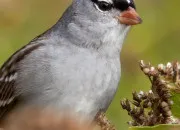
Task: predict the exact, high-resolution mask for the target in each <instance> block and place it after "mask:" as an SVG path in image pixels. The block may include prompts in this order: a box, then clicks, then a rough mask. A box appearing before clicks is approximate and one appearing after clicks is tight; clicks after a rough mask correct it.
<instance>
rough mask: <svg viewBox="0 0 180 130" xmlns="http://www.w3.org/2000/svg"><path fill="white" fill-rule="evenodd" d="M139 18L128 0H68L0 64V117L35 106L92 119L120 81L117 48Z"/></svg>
mask: <svg viewBox="0 0 180 130" xmlns="http://www.w3.org/2000/svg"><path fill="white" fill-rule="evenodd" d="M141 22H142V20H141V18H140V17H139V15H138V14H137V12H136V7H135V3H134V1H133V0H73V1H72V4H71V5H70V6H69V7H68V9H67V10H66V11H65V12H64V14H63V15H62V17H61V18H60V19H59V20H58V21H57V23H56V24H55V25H53V26H52V27H51V28H50V29H48V30H47V31H45V32H44V33H43V34H41V35H39V36H37V37H36V38H34V39H33V40H31V41H30V42H29V43H28V44H27V45H25V46H24V47H22V48H21V49H20V50H18V51H17V52H15V53H14V54H13V55H12V56H11V57H10V58H9V59H8V60H7V61H6V62H5V63H4V64H3V65H2V67H1V69H0V119H3V118H4V117H6V116H7V115H8V113H9V112H10V111H12V110H13V109H15V108H18V107H19V108H20V107H25V106H39V107H41V108H43V109H46V108H55V109H58V110H66V111H67V110H68V111H71V112H75V113H78V114H80V115H82V116H84V117H87V118H89V119H93V118H94V117H95V115H96V114H97V113H98V112H99V111H103V112H105V111H106V110H107V109H108V106H109V105H110V103H111V101H112V99H113V97H114V95H115V93H116V91H117V88H118V83H119V81H120V73H121V69H120V52H121V48H122V44H123V41H124V39H125V38H126V35H127V33H128V32H129V30H130V28H131V26H132V25H137V24H140V23H141Z"/></svg>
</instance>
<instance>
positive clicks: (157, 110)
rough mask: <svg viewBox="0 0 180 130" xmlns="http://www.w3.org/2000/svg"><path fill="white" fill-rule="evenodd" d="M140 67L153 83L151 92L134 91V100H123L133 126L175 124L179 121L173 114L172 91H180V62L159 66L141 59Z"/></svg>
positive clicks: (123, 105) (122, 103)
mask: <svg viewBox="0 0 180 130" xmlns="http://www.w3.org/2000/svg"><path fill="white" fill-rule="evenodd" d="M140 68H141V70H142V71H143V72H144V74H145V75H146V76H147V77H148V78H149V79H150V82H151V84H152V86H151V90H150V91H149V92H143V91H140V92H139V93H137V92H133V93H132V95H133V101H130V100H128V99H124V100H123V101H121V106H122V108H123V109H125V110H127V112H128V114H129V115H130V116H131V117H132V119H133V121H130V122H128V123H129V124H130V125H131V126H154V125H157V124H174V123H177V122H178V121H177V120H176V119H175V118H174V117H173V116H172V112H171V106H172V104H173V102H172V100H171V91H174V92H176V93H180V77H179V76H180V64H179V63H178V62H173V63H170V62H169V63H167V65H163V64H159V65H158V67H154V66H152V65H151V64H150V63H148V64H145V63H144V61H140Z"/></svg>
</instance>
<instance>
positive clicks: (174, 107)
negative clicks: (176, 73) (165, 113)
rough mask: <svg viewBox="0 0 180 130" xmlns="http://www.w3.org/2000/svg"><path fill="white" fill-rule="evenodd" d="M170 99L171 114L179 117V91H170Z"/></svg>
mask: <svg viewBox="0 0 180 130" xmlns="http://www.w3.org/2000/svg"><path fill="white" fill-rule="evenodd" d="M171 99H172V101H173V105H172V113H173V116H175V117H177V118H180V93H175V92H173V93H172V98H171Z"/></svg>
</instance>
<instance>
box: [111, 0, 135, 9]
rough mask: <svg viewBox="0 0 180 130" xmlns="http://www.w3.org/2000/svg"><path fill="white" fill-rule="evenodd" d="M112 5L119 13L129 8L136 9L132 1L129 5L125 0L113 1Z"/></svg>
mask: <svg viewBox="0 0 180 130" xmlns="http://www.w3.org/2000/svg"><path fill="white" fill-rule="evenodd" d="M113 3H114V7H115V8H116V9H119V10H121V11H124V10H126V9H128V7H129V6H130V7H132V8H134V9H136V7H135V4H134V2H133V1H132V0H131V2H130V3H128V2H127V0H113Z"/></svg>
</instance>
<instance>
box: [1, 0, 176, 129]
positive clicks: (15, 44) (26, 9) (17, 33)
mask: <svg viewBox="0 0 180 130" xmlns="http://www.w3.org/2000/svg"><path fill="white" fill-rule="evenodd" d="M70 3H71V1H70V0H46V1H44V0H0V65H2V64H3V62H4V61H5V60H7V58H8V57H9V56H10V55H11V54H12V53H13V52H14V51H16V50H17V49H19V48H20V47H22V46H23V45H24V44H27V43H28V42H29V41H30V40H31V39H32V38H34V37H35V36H37V35H39V34H40V33H42V32H43V31H45V30H46V29H48V28H49V27H51V26H52V25H53V24H54V23H55V22H56V21H57V20H58V19H59V18H60V16H61V15H62V13H63V11H64V10H65V9H66V8H67V7H68V5H69V4H70ZM136 5H137V10H138V13H139V14H140V16H141V17H142V18H143V21H144V22H143V24H141V25H138V26H135V27H133V28H132V30H131V32H130V33H129V35H128V38H127V40H126V42H125V44H124V47H123V50H122V54H121V62H122V77H121V82H120V87H119V89H118V92H117V94H116V97H115V99H114V100H113V102H112V104H111V106H110V108H109V109H108V112H107V116H108V118H109V119H110V120H111V121H112V122H113V124H115V126H116V127H117V128H118V129H119V130H127V128H128V125H127V123H126V122H127V121H129V120H130V118H129V117H128V115H127V112H126V111H124V110H122V108H121V107H120V99H122V98H124V97H127V98H131V97H132V96H131V92H132V91H133V90H137V91H140V90H144V91H146V90H148V89H149V88H150V83H149V81H148V79H147V78H146V77H145V76H144V75H143V73H142V72H141V71H140V69H139V66H138V61H139V60H141V59H143V60H145V61H150V62H151V63H152V64H154V65H157V64H158V63H166V62H168V61H173V60H180V56H179V53H180V51H179V48H180V15H179V5H180V1H179V0H173V1H169V0H158V1H157V0H136Z"/></svg>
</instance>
